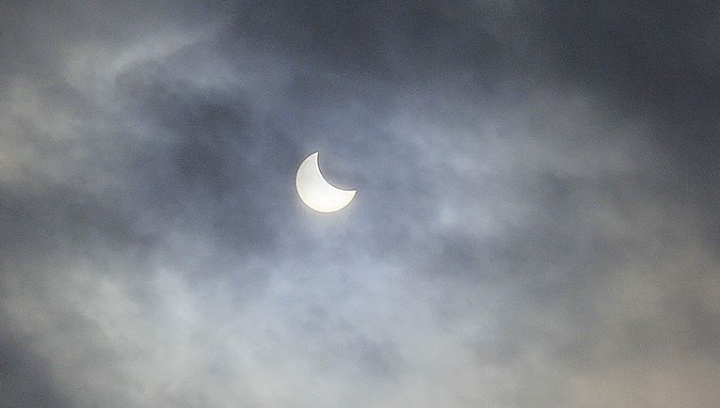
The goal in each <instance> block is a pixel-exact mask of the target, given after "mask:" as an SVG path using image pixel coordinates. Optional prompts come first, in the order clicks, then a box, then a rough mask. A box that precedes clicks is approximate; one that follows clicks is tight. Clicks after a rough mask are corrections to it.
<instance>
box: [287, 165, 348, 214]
mask: <svg viewBox="0 0 720 408" xmlns="http://www.w3.org/2000/svg"><path fill="white" fill-rule="evenodd" d="M295 188H296V189H297V192H298V195H299V196H300V199H301V200H302V202H303V203H305V205H307V206H308V207H310V208H312V209H313V210H315V211H317V212H321V213H331V212H335V211H340V210H342V209H343V208H345V207H347V205H348V204H350V202H351V201H352V200H353V198H355V193H357V190H342V189H339V188H337V187H335V186H333V185H332V184H330V183H328V181H327V180H325V177H323V175H322V173H321V172H320V165H319V164H318V152H315V153H313V154H311V155H310V156H308V157H306V158H305V160H303V162H302V163H300V167H299V168H298V171H297V176H295Z"/></svg>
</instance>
